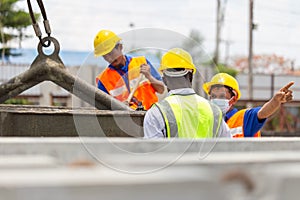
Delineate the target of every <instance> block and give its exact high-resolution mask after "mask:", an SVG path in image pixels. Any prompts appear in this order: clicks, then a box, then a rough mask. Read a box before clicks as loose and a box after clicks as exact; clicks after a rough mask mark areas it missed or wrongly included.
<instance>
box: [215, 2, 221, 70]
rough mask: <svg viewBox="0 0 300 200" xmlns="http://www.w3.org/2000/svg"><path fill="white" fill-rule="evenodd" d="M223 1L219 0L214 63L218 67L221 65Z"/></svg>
mask: <svg viewBox="0 0 300 200" xmlns="http://www.w3.org/2000/svg"><path fill="white" fill-rule="evenodd" d="M220 18H221V0H217V16H216V19H217V23H216V48H215V55H214V62H215V64H216V65H218V63H219V46H220V33H221V20H220Z"/></svg>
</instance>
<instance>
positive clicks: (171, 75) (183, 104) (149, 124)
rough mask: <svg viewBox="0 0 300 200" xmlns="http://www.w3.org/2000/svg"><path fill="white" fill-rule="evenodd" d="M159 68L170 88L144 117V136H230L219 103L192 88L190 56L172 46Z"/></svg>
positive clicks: (192, 66)
mask: <svg viewBox="0 0 300 200" xmlns="http://www.w3.org/2000/svg"><path fill="white" fill-rule="evenodd" d="M159 70H160V71H161V72H162V73H163V81H164V83H165V84H166V85H167V89H168V91H169V93H168V96H167V97H166V98H165V99H164V100H162V101H161V102H159V103H156V104H154V105H153V106H152V107H151V109H150V110H148V111H147V112H146V115H145V118H144V138H171V137H179V138H212V137H231V135H230V130H229V128H228V126H227V125H226V123H225V122H224V120H223V119H222V112H221V110H220V109H219V107H218V106H216V105H214V104H213V103H210V102H209V101H208V100H206V99H204V98H203V97H201V96H199V95H197V94H196V93H195V91H194V90H193V89H192V79H193V74H194V73H195V72H196V67H195V65H194V64H193V60H192V57H191V55H190V54H189V53H188V52H186V51H185V50H183V49H180V48H174V49H171V50H169V51H168V52H167V53H165V54H164V55H163V57H162V60H161V64H160V68H159Z"/></svg>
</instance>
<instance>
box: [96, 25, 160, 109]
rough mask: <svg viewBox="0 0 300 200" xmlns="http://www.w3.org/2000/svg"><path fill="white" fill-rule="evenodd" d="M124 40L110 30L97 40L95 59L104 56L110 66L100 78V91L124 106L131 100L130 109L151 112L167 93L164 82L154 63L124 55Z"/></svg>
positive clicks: (105, 31)
mask: <svg viewBox="0 0 300 200" xmlns="http://www.w3.org/2000/svg"><path fill="white" fill-rule="evenodd" d="M122 49H123V45H122V43H121V38H120V37H119V36H117V35H116V34H115V33H114V32H112V31H109V30H101V31H99V32H98V34H97V35H96V37H95V39H94V55H95V56H96V57H99V56H103V58H104V60H106V61H107V62H108V63H109V66H108V67H107V68H106V69H105V70H104V71H103V72H102V73H101V74H99V75H98V76H97V78H96V83H97V86H98V88H99V89H100V90H102V91H104V92H106V93H108V94H110V95H112V96H113V97H114V98H116V99H118V100H119V101H121V102H126V101H127V100H128V97H129V96H130V95H131V94H130V93H133V96H132V98H130V97H129V101H130V102H127V103H129V105H130V107H131V108H133V109H137V108H138V107H140V106H141V104H142V106H143V108H144V109H145V110H148V109H149V108H150V107H151V106H152V104H154V103H156V102H157V101H158V98H157V95H156V92H157V93H160V94H161V93H163V92H164V84H163V82H162V78H161V76H160V74H159V73H158V72H157V70H156V69H155V68H154V67H153V66H152V65H151V63H150V62H149V61H148V60H147V59H146V58H145V57H144V56H141V57H131V56H129V55H123V53H122Z"/></svg>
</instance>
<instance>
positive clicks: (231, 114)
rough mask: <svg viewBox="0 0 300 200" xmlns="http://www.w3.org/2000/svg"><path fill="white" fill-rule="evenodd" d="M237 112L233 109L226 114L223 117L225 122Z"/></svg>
mask: <svg viewBox="0 0 300 200" xmlns="http://www.w3.org/2000/svg"><path fill="white" fill-rule="evenodd" d="M237 112H238V109H236V108H233V109H232V110H231V111H229V112H227V113H226V116H225V121H227V120H228V119H230V118H231V117H232V116H233V115H234V114H235V113H237Z"/></svg>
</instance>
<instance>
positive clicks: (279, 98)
mask: <svg viewBox="0 0 300 200" xmlns="http://www.w3.org/2000/svg"><path fill="white" fill-rule="evenodd" d="M292 85H294V82H293V81H291V82H289V83H288V84H287V85H286V86H284V87H283V88H281V89H280V90H279V91H278V92H276V94H275V95H274V96H273V97H272V99H270V100H269V101H268V102H267V103H265V104H264V105H263V106H262V108H261V109H260V110H259V111H258V113H257V117H258V119H260V120H262V119H265V118H268V117H270V116H271V115H272V114H274V113H275V112H276V111H277V110H278V109H279V108H280V105H281V104H282V103H286V102H289V101H291V100H292V99H293V91H292V90H290V89H289V88H290V87H291V86H292Z"/></svg>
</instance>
